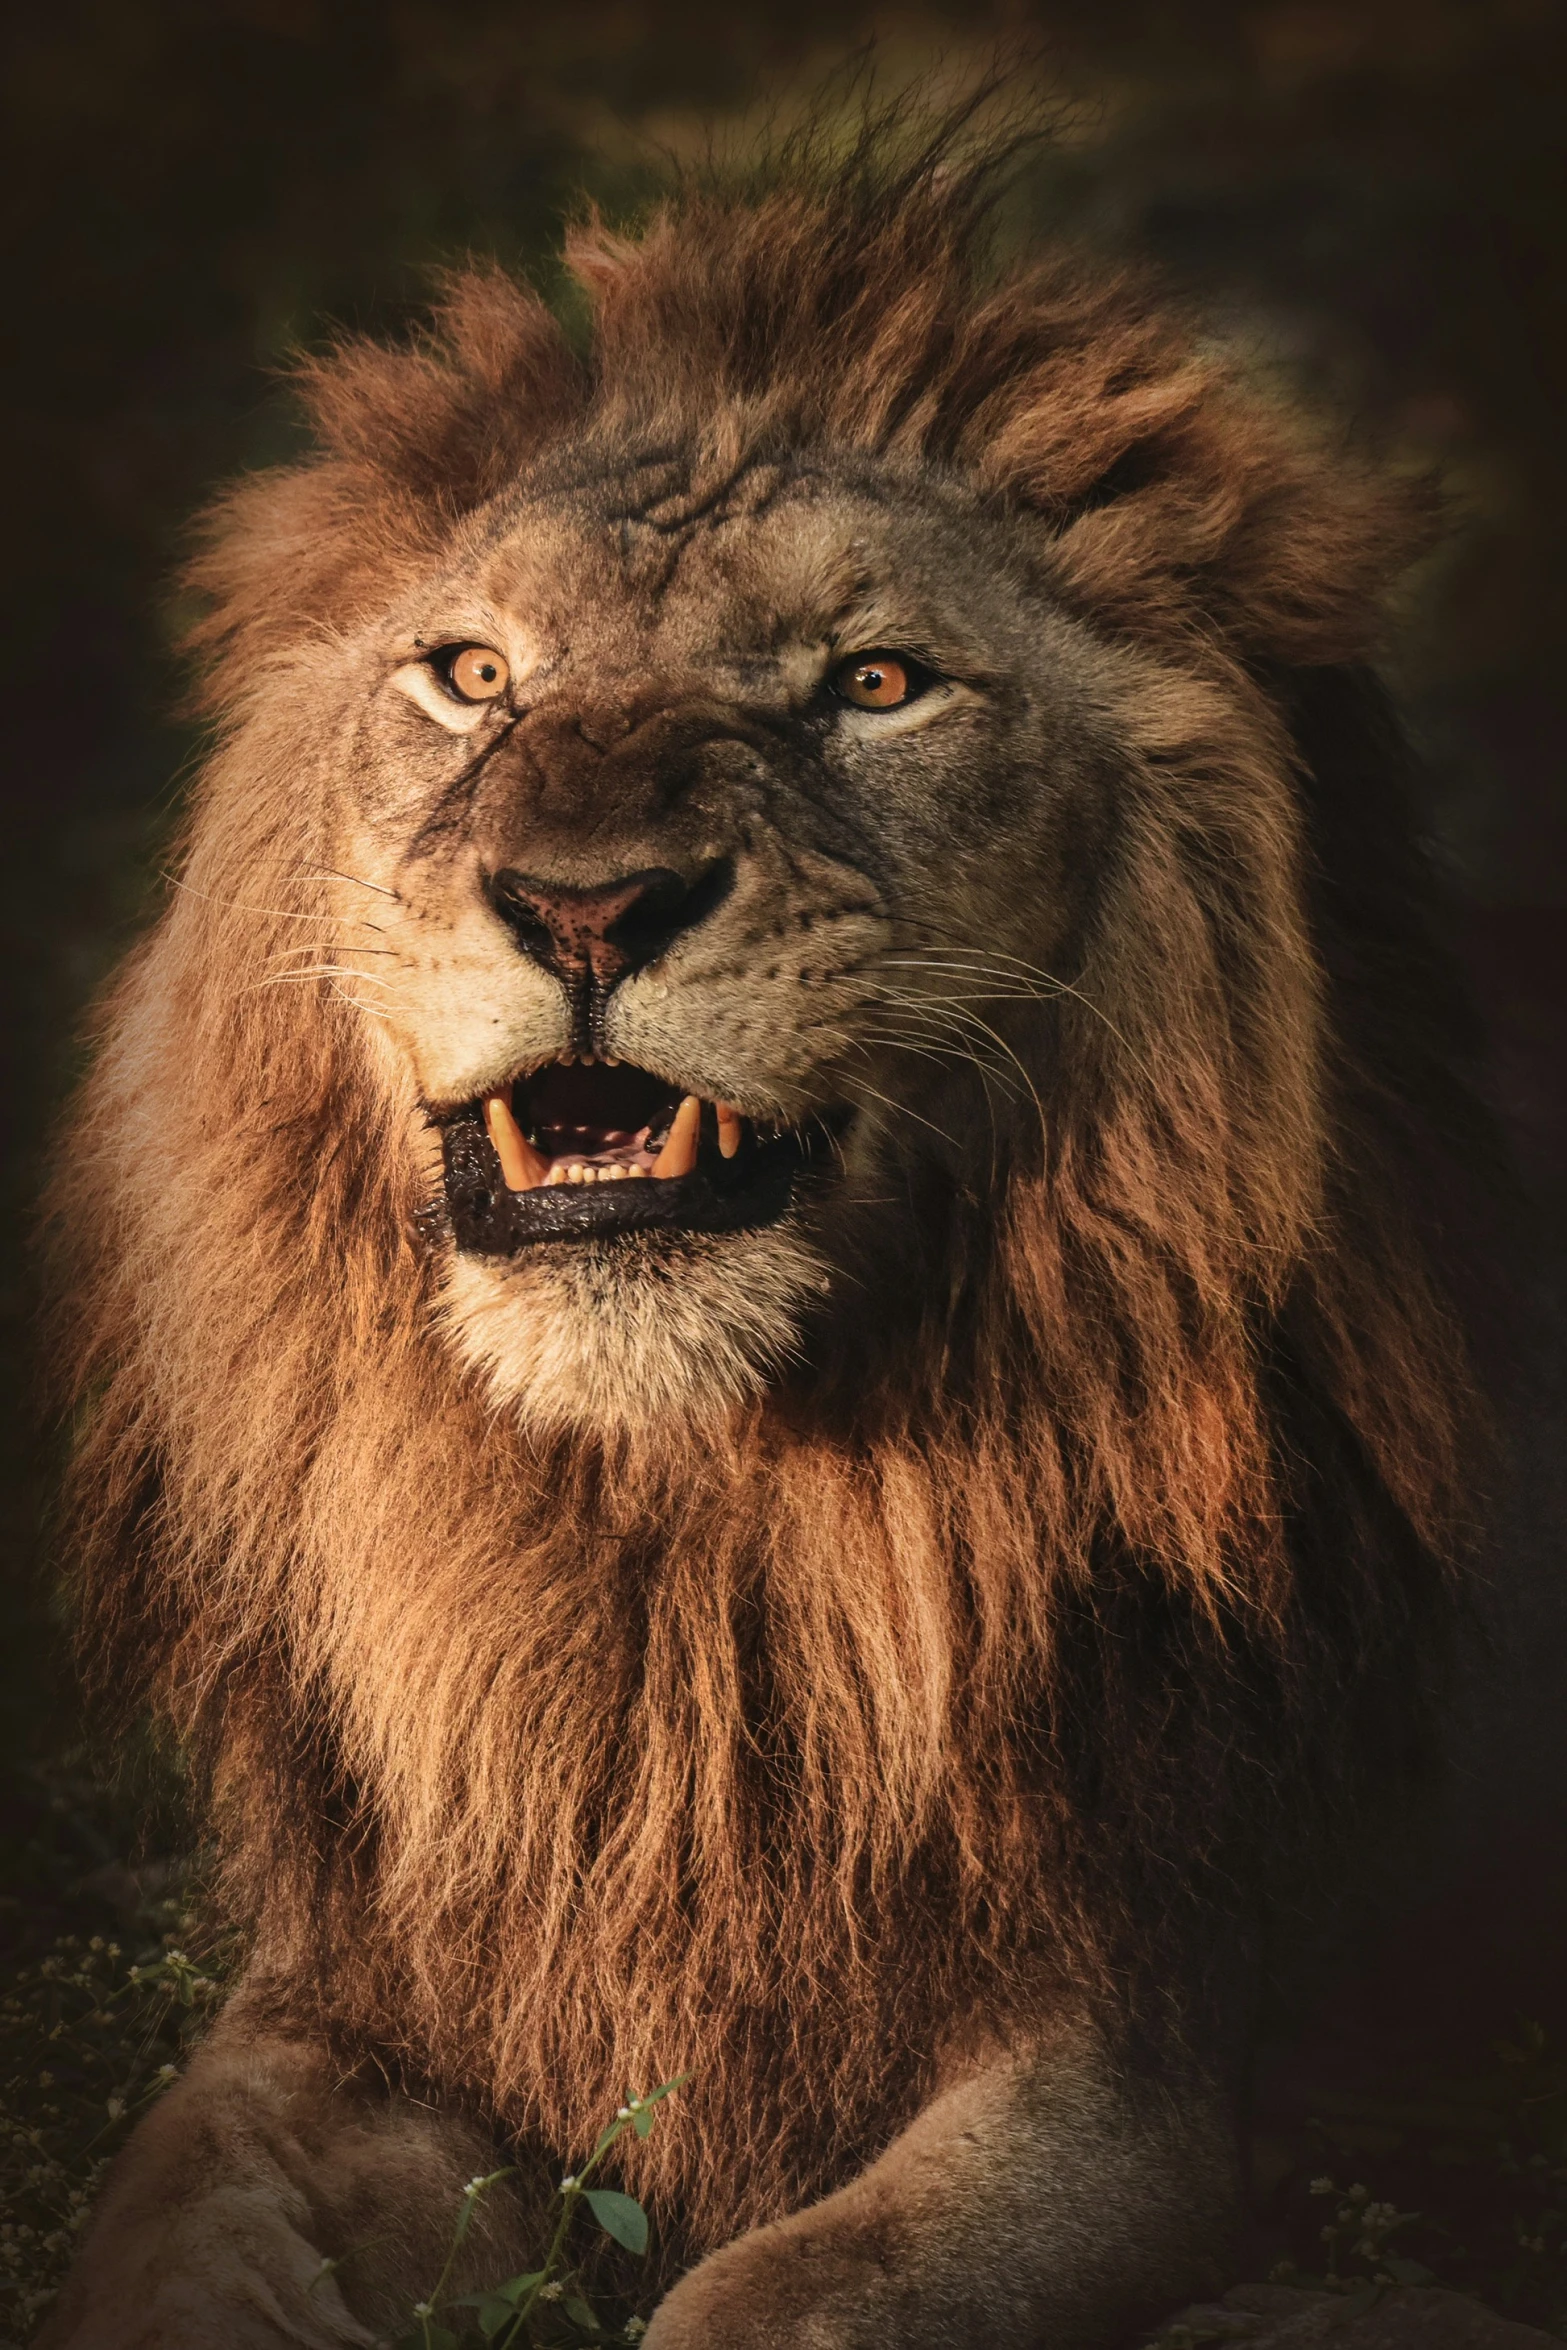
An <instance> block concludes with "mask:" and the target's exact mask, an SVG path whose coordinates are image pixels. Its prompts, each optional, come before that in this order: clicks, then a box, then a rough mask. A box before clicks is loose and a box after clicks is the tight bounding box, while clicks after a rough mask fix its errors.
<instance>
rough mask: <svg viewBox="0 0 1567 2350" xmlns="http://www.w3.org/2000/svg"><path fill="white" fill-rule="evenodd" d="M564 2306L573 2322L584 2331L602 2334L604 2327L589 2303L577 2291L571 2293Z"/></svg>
mask: <svg viewBox="0 0 1567 2350" xmlns="http://www.w3.org/2000/svg"><path fill="white" fill-rule="evenodd" d="M564 2306H565V2311H566V2315H567V2316H568V2317H569V2318H570V2320H571V2322H572V2324H573V2325H574V2326H578V2327H580V2329H581V2330H582V2332H583V2333H585V2334H601V2333H602V2332H603V2331H604V2328H603V2327H602V2326H601V2325H600V2324H599V2321H598V2319H597V2318H596V2317H595V2316H594V2314H593V2312H592V2310H591V2309H590V2308H589V2307H588V2305H587V2303H586V2302H585V2301H584V2300H582V2299H581V2298H580V2296H579V2295H577V2294H575V2293H573V2294H571V2295H570V2296H569V2297H568V2299H567V2301H566V2303H565V2305H564Z"/></svg>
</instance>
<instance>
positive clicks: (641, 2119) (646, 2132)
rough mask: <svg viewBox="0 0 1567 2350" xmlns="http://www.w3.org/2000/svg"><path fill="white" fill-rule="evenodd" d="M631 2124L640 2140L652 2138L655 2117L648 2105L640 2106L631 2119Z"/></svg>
mask: <svg viewBox="0 0 1567 2350" xmlns="http://www.w3.org/2000/svg"><path fill="white" fill-rule="evenodd" d="M631 2123H632V2127H633V2128H634V2129H635V2131H636V2133H637V2136H638V2137H639V2138H646V2137H648V2136H650V2135H651V2132H652V2128H653V2115H652V2112H651V2110H650V2108H649V2107H647V2106H646V2105H639V2106H638V2107H637V2110H636V2112H635V2113H634V2114H633V2115H632V2117H631Z"/></svg>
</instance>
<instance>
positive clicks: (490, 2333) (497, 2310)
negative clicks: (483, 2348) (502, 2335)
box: [479, 2294, 517, 2342]
mask: <svg viewBox="0 0 1567 2350" xmlns="http://www.w3.org/2000/svg"><path fill="white" fill-rule="evenodd" d="M516 2317H517V2305H516V2303H515V2302H514V2301H503V2300H502V2299H501V2298H500V2296H499V2294H497V2295H496V2296H495V2297H494V2298H493V2299H492V2300H489V2301H486V2302H485V2304H484V2306H483V2308H482V2309H481V2310H480V2311H479V2331H480V2333H481V2334H482V2335H483V2336H484V2338H485V2340H486V2341H487V2342H489V2341H493V2340H494V2338H495V2336H496V2335H497V2334H498V2333H499V2332H500V2330H501V2328H502V2326H509V2325H513V2324H515V2322H516Z"/></svg>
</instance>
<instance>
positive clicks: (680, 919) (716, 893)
mask: <svg viewBox="0 0 1567 2350" xmlns="http://www.w3.org/2000/svg"><path fill="white" fill-rule="evenodd" d="M733 883H734V866H733V864H732V863H731V861H730V860H729V859H728V858H727V857H719V858H717V859H715V861H714V862H713V863H712V864H711V865H708V866H706V867H705V868H704V870H703V871H702V872H701V873H699V874H698V875H697V877H696V879H695V880H694V881H686V880H684V879H683V878H682V876H681V875H680V874H678V873H675V872H672V871H671V870H670V868H669V867H668V866H667V865H654V866H650V867H648V868H647V869H646V870H645V871H643V872H641V873H628V874H626V875H625V876H624V877H623V878H622V879H620V880H618V881H606V882H600V883H595V884H593V885H591V886H590V887H588V888H586V889H578V888H575V887H573V886H570V885H568V884H567V883H565V882H559V881H544V880H541V879H540V878H539V877H538V876H537V875H536V874H532V873H515V872H512V871H510V870H508V871H506V872H503V873H497V874H496V875H495V877H494V880H493V881H492V882H491V884H490V890H491V896H492V898H493V901H494V905H495V909H496V912H497V913H498V914H499V915H500V916H501V917H502V919H503V920H504V921H505V922H507V923H508V924H509V925H510V927H511V929H512V931H513V933H514V935H515V937H516V939H517V943H518V945H519V946H520V947H521V948H522V949H523V951H524V952H525V953H526V954H529V955H531V956H532V957H533V960H534V961H535V962H536V963H541V964H542V965H543V967H544V969H545V970H546V971H552V972H553V973H554V974H555V977H556V978H557V979H559V980H561V981H563V982H564V984H565V985H566V986H567V987H568V988H569V989H571V990H572V991H573V992H574V993H575V992H577V991H579V990H581V989H583V988H585V987H586V988H592V989H593V990H595V991H596V992H598V993H600V994H604V995H607V994H608V993H609V990H610V989H611V988H612V987H614V986H615V985H616V983H617V982H618V981H620V980H622V979H624V978H625V977H626V976H627V974H628V973H629V972H632V971H640V970H641V968H642V967H643V965H644V964H645V963H653V962H656V961H657V959H658V957H659V956H660V955H661V954H663V953H664V951H665V949H666V948H668V947H670V946H673V944H674V942H675V940H676V939H677V938H678V937H679V936H680V935H681V933H682V931H686V930H690V929H692V928H693V927H694V925H695V924H696V923H698V922H701V921H704V920H705V919H706V917H707V916H708V915H709V914H711V913H712V912H713V911H714V909H715V907H717V906H719V905H721V904H722V902H723V900H724V899H725V898H726V897H727V896H728V895H729V891H730V889H731V887H732V886H733Z"/></svg>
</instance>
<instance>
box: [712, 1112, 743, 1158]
mask: <svg viewBox="0 0 1567 2350" xmlns="http://www.w3.org/2000/svg"><path fill="white" fill-rule="evenodd" d="M713 1107H714V1109H715V1110H716V1111H717V1112H718V1147H719V1149H720V1150H721V1151H722V1152H723V1154H724V1157H725V1158H726V1159H732V1158H733V1157H734V1155H735V1153H736V1151H737V1150H738V1149H739V1148H740V1144H741V1141H742V1139H743V1136H744V1128H743V1126H742V1125H741V1122H740V1113H739V1111H738V1110H737V1109H734V1108H733V1107H731V1105H730V1104H729V1103H728V1102H715V1103H714V1104H713Z"/></svg>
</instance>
